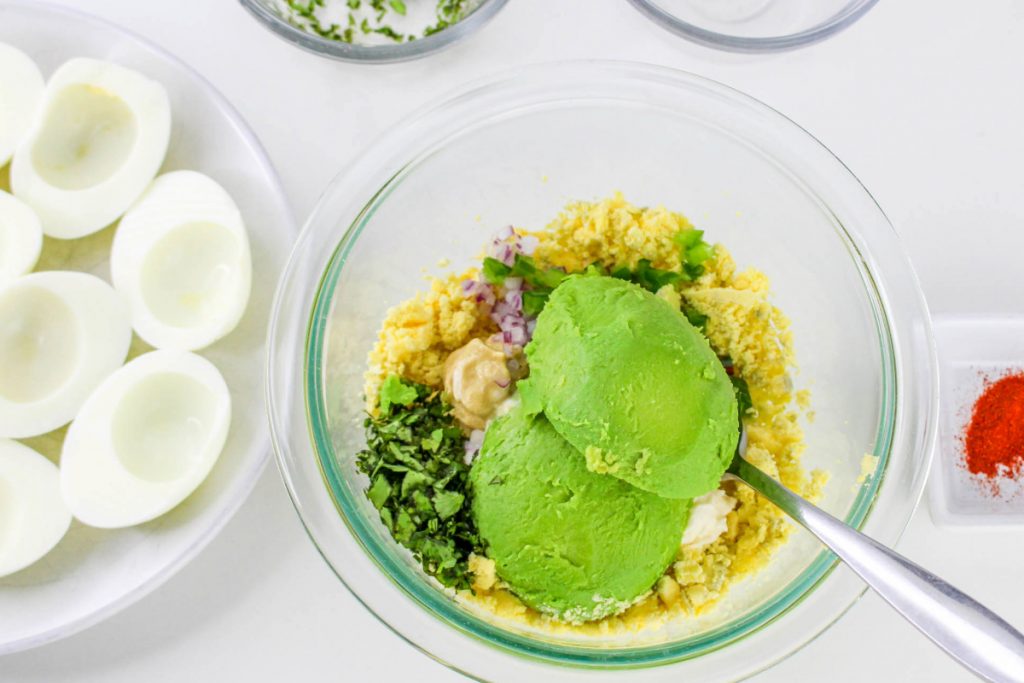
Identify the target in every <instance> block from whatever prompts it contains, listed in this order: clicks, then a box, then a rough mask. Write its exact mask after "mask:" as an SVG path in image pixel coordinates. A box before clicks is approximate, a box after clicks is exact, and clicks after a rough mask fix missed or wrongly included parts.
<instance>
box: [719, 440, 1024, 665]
mask: <svg viewBox="0 0 1024 683" xmlns="http://www.w3.org/2000/svg"><path fill="white" fill-rule="evenodd" d="M729 473H730V474H732V475H733V476H734V477H736V478H737V479H740V480H741V481H743V482H745V483H746V484H748V485H749V486H750V487H751V488H753V489H754V490H756V491H757V492H758V493H760V494H761V495H763V496H764V497H765V498H767V499H768V500H770V501H771V502H773V503H774V504H775V505H777V506H778V507H779V508H780V509H781V510H782V511H783V512H785V513H786V514H788V515H789V516H790V517H792V518H793V519H794V520H796V521H797V522H799V523H800V524H801V525H803V526H804V527H805V528H806V529H807V530H808V531H810V532H811V533H812V534H814V535H815V536H817V537H818V540H820V541H821V542H822V543H824V544H825V545H826V546H828V547H829V549H831V550H832V552H834V553H835V554H836V555H838V556H839V558H840V559H842V560H843V562H845V563H846V564H847V565H849V567H850V568H851V569H853V571H854V572H856V573H857V575H858V576H860V578H862V579H863V580H864V581H865V582H866V583H867V584H868V585H869V586H871V588H873V589H874V590H875V592H876V593H878V594H879V595H881V596H882V598H884V599H885V601H886V602H888V603H889V604H890V605H892V606H893V607H895V608H896V611H898V612H899V613H900V614H902V615H903V616H904V617H905V618H906V619H907V620H908V621H909V622H910V623H912V624H913V625H914V626H916V627H917V629H918V630H919V631H921V632H922V633H924V634H925V635H926V636H928V637H929V638H930V639H931V640H932V641H933V642H934V643H935V644H936V645H938V646H939V647H941V648H942V649H943V650H945V651H946V652H948V653H949V654H950V655H951V656H952V657H953V658H954V659H956V660H958V661H959V662H960V663H961V664H963V665H964V666H965V667H967V668H968V669H970V670H971V671H973V672H974V673H975V674H977V675H978V676H981V677H982V678H984V679H986V680H989V681H996V682H998V683H1004V682H1005V681H1013V682H1014V683H1020V682H1024V635H1021V633H1020V632H1019V631H1017V630H1016V629H1014V628H1013V627H1012V626H1010V625H1009V624H1008V623H1006V622H1005V621H1003V620H1002V619H1001V618H1000V617H999V616H998V615H996V614H995V613H993V612H992V611H991V610H989V609H988V608H986V607H985V606H983V605H981V604H979V603H978V602H976V601H975V600H973V599H972V598H970V597H969V596H967V595H965V594H964V593H961V592H960V591H959V590H957V589H956V588H954V587H953V586H951V585H949V584H948V583H946V582H945V581H943V580H942V579H940V578H939V577H937V576H935V575H934V574H932V573H930V572H928V571H925V570H924V569H922V568H921V567H919V566H918V565H916V564H914V563H913V562H911V561H910V560H908V559H907V558H905V557H903V556H902V555H900V554H898V553H896V552H894V551H892V550H890V549H889V548H886V547H885V546H883V545H881V544H879V543H876V542H875V541H873V540H872V539H870V538H868V537H867V536H865V535H864V534H862V533H860V532H858V531H856V530H855V529H853V528H851V527H849V526H847V525H846V524H844V523H843V522H841V521H839V520H838V519H836V518H835V517H833V516H831V515H829V514H828V513H826V512H824V511H823V510H821V509H820V508H818V507H816V506H814V505H812V504H810V503H808V502H807V501H806V500H804V499H803V498H801V497H800V496H798V495H796V494H795V493H793V492H792V491H790V490H789V489H787V488H786V487H785V486H783V485H782V484H780V483H779V482H777V481H775V480H774V479H772V478H771V477H769V476H768V475H767V474H765V473H764V472H762V471H761V470H759V469H758V468H756V467H754V466H753V465H751V464H750V463H749V462H747V461H746V460H744V459H743V458H742V457H740V456H738V455H737V457H736V458H735V460H734V461H733V465H732V467H730V469H729Z"/></svg>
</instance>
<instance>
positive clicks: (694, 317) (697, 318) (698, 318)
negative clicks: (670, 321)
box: [683, 304, 708, 331]
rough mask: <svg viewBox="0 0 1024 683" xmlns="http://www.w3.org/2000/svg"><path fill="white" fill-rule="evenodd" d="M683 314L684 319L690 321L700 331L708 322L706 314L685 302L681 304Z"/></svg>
mask: <svg viewBox="0 0 1024 683" xmlns="http://www.w3.org/2000/svg"><path fill="white" fill-rule="evenodd" d="M683 315H685V316H686V319H687V320H689V321H690V324H691V325H693V326H694V327H696V328H698V329H699V330H701V331H704V327H705V325H707V323H708V317H707V316H706V315H704V314H703V313H701V312H700V311H698V310H697V309H696V308H694V307H693V306H687V305H685V304H684V305H683Z"/></svg>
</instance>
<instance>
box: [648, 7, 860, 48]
mask: <svg viewBox="0 0 1024 683" xmlns="http://www.w3.org/2000/svg"><path fill="white" fill-rule="evenodd" d="M629 1H630V2H631V3H633V5H634V6H635V7H636V8H637V9H639V10H640V11H641V12H643V13H644V14H645V15H647V16H648V17H650V18H651V19H653V20H654V21H655V22H656V23H658V24H660V25H661V26H662V27H664V28H667V29H668V30H669V31H671V32H672V33H675V34H676V35H678V36H682V37H683V38H686V39H688V40H692V41H694V42H696V43H700V44H701V45H706V46H707V47H713V48H718V49H720V50H729V51H731V52H780V51H782V50H793V49H796V48H799V47H804V46H807V45H810V44H812V43H817V42H818V41H821V40H825V39H826V38H829V37H831V36H833V35H835V34H836V33H839V32H840V31H842V30H843V29H845V28H847V27H849V26H850V25H851V24H853V23H854V22H855V21H857V20H858V19H860V18H861V17H862V16H864V14H865V13H866V12H867V11H868V10H869V9H871V8H872V7H874V6H875V3H876V2H878V0H629Z"/></svg>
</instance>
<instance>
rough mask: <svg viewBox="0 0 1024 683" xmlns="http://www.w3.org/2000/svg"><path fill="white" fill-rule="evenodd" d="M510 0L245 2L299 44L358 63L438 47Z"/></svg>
mask: <svg viewBox="0 0 1024 683" xmlns="http://www.w3.org/2000/svg"><path fill="white" fill-rule="evenodd" d="M507 1H508V0H242V4H243V5H244V6H245V7H246V8H248V9H249V11H250V12H252V13H253V14H254V15H255V16H256V17H257V18H258V19H259V20H260V21H262V22H263V23H264V24H265V25H266V26H267V27H268V28H270V29H271V30H272V31H274V32H275V33H277V34H278V35H280V36H282V37H284V38H286V39H287V40H289V41H291V42H293V43H295V44H296V45H298V46H299V47H302V48H305V49H307V50H310V51H312V52H316V53H317V54H320V55H323V56H327V57H332V58H335V59H341V60H346V61H355V62H396V61H403V60H406V59H413V58H416V57H421V56H423V55H426V54H429V53H431V52H434V51H436V50H439V49H441V48H443V47H445V46H447V45H449V44H451V43H452V42H454V41H456V40H458V39H459V38H461V37H463V36H465V35H468V33H470V32H471V31H473V30H475V29H476V28H478V27H479V26H481V25H482V24H483V23H485V22H486V21H488V20H489V19H490V18H491V17H493V16H494V15H495V14H496V13H497V12H498V10H499V9H501V7H503V6H504V5H505V3H506V2H507Z"/></svg>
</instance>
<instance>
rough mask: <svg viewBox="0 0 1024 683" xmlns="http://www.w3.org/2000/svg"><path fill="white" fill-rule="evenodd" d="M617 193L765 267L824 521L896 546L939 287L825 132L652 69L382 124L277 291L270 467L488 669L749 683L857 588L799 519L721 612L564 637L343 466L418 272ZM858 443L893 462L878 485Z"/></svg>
mask: <svg viewBox="0 0 1024 683" xmlns="http://www.w3.org/2000/svg"><path fill="white" fill-rule="evenodd" d="M616 190H621V191H623V193H624V194H625V196H626V197H627V198H629V199H630V200H631V201H633V202H635V203H637V204H640V205H657V204H663V205H666V206H668V207H671V208H672V209H675V210H679V211H682V212H683V213H685V214H686V215H687V216H688V217H689V218H690V219H691V220H692V221H693V222H694V223H695V224H696V225H697V226H698V227H700V228H703V229H705V230H706V231H707V233H706V234H707V236H708V238H709V239H710V240H712V241H714V242H721V243H723V244H725V245H726V246H727V247H728V248H729V250H730V251H731V252H732V254H733V256H734V257H735V259H736V261H737V263H738V264H740V267H741V268H743V267H746V266H755V267H757V268H760V269H762V270H763V271H765V272H766V273H767V275H768V276H769V277H770V278H771V281H772V287H773V296H774V300H775V302H776V303H777V304H778V305H779V307H780V308H781V309H782V310H783V311H784V312H785V313H786V314H787V315H788V316H789V317H790V318H791V320H792V330H793V334H794V336H795V340H796V353H797V359H798V361H799V363H800V367H801V370H800V373H799V375H798V376H797V377H796V378H795V381H796V382H797V385H798V387H807V388H809V389H810V390H811V393H812V407H813V408H814V409H815V411H816V413H817V414H816V417H815V418H814V420H813V421H810V422H808V423H807V424H806V425H804V426H805V431H806V435H807V452H806V454H805V456H804V461H805V464H806V466H807V467H808V469H810V468H815V467H820V468H823V469H825V470H827V471H828V472H829V473H830V474H831V481H830V482H829V483H828V485H827V487H826V490H825V497H824V499H823V500H822V503H821V504H822V507H824V508H825V509H826V510H827V511H829V512H831V513H832V514H834V515H836V516H838V517H840V518H842V519H845V520H846V521H847V522H848V523H850V524H852V525H854V526H858V527H861V528H862V529H863V530H864V531H866V532H867V533H868V534H869V535H871V536H872V537H874V538H876V539H878V540H879V541H880V542H882V543H885V544H890V545H891V544H894V543H895V542H896V541H897V540H898V538H899V537H900V535H901V533H902V531H903V529H904V528H905V526H906V524H907V522H908V521H909V519H910V517H911V515H912V514H913V511H914V509H915V507H916V505H917V502H918V500H919V497H920V494H921V490H922V488H923V485H924V481H925V478H926V476H927V471H928V463H929V460H930V456H931V452H932V447H933V444H934V440H935V434H936V424H937V421H936V416H937V410H938V404H937V392H936V362H935V353H934V349H933V344H932V335H931V328H930V323H929V318H928V313H927V310H926V307H925V303H924V299H923V297H922V295H921V292H920V290H919V288H918V285H917V281H916V278H915V276H914V273H913V270H912V268H911V266H910V263H909V262H908V260H907V258H906V256H905V255H904V254H903V251H902V248H901V247H900V244H899V240H898V239H897V237H896V234H895V232H894V231H893V230H892V226H891V225H890V224H889V222H888V220H887V219H886V218H885V215H884V214H883V213H882V211H881V210H880V209H879V207H878V205H877V204H876V203H875V202H874V200H873V199H872V198H871V195H870V194H868V192H867V191H866V190H865V189H864V187H863V186H862V185H861V184H860V183H859V182H858V181H857V179H856V178H855V177H854V176H853V175H852V174H851V173H850V172H849V170H848V169H846V167H845V166H843V165H842V164H841V163H840V162H839V161H838V160H837V159H836V158H835V157H834V156H832V154H831V153H830V152H829V151H828V150H826V149H825V148H824V147H823V146H821V144H819V143H818V142H817V141H816V140H814V138H812V137H811V136H810V135H808V134H807V133H806V132H805V131H804V130H802V129H801V128H799V127H798V126H796V125H795V124H793V123H792V122H791V121H789V120H788V119H786V118H785V117H783V116H781V115H780V114H778V113H776V112H775V111H773V110H771V109H769V108H768V107H766V106H765V105H763V104H761V103H759V102H757V101H755V100H753V99H751V98H749V97H747V96H745V95H742V94H740V93H738V92H736V91H734V90H731V89H729V88H727V87H725V86H722V85H719V84H717V83H714V82H711V81H708V80H705V79H703V78H699V77H697V76H692V75H689V74H686V73H682V72H679V71H675V70H671V69H665V68H660V67H651V66H642V65H635V64H625V63H603V62H579V63H577V62H569V63H564V64H554V65H539V66H534V67H527V68H523V69H520V70H517V71H514V72H511V73H510V74H506V75H503V76H500V77H498V78H496V79H493V80H488V81H487V82H484V83H482V84H477V85H474V86H471V87H469V88H468V89H466V90H464V91H462V92H460V93H458V94H456V95H455V96H453V97H451V98H450V99H447V100H446V101H444V102H443V103H442V104H440V105H438V106H435V107H433V108H428V109H427V110H426V111H424V112H423V113H422V114H420V115H419V116H417V117H415V118H413V119H410V120H408V121H406V122H405V123H403V124H401V125H398V126H396V127H394V128H393V129H391V130H390V131H389V133H388V134H387V135H386V136H385V137H384V138H382V139H381V140H379V141H378V142H377V143H375V144H374V145H373V146H371V147H370V148H369V149H368V150H367V151H366V152H365V153H363V154H362V155H361V156H359V157H358V158H357V159H355V160H354V161H353V162H352V164H351V165H350V166H349V167H348V168H347V169H346V170H345V171H344V172H343V173H341V174H340V175H339V176H338V177H337V178H336V179H335V180H334V181H333V183H332V184H331V186H330V187H328V189H327V191H326V192H325V194H324V196H323V198H322V199H321V201H320V203H319V205H318V206H317V208H316V209H315V210H314V212H313V214H312V215H311V216H310V218H309V220H308V222H307V223H306V226H305V228H304V230H303V232H302V234H301V236H300V237H299V240H298V242H297V243H296V246H295V248H294V250H293V252H292V256H291V259H290V263H289V266H288V269H287V271H286V273H285V275H284V277H283V278H282V280H281V283H280V285H279V288H278V298H277V302H276V306H275V312H274V317H273V320H272V321H271V328H270V340H269V363H270V367H269V371H268V384H267V397H268V403H269V408H270V417H271V431H272V434H273V438H274V443H275V449H276V452H277V458H278V464H279V466H280V468H281V472H282V474H283V477H284V479H285V483H286V485H287V487H288V490H289V492H290V495H291V497H292V500H293V502H294V504H295V507H296V509H297V510H298V512H299V515H300V517H301V518H302V521H303V523H304V524H305V526H306V529H307V530H308V532H309V534H310V536H311V538H312V539H313V541H314V542H315V543H316V545H317V547H318V548H319V550H320V552H321V554H322V555H323V557H324V559H325V560H326V561H327V562H328V563H329V564H330V566H331V567H332V569H333V570H334V571H335V573H336V574H337V575H338V577H339V578H340V579H341V580H342V582H343V583H344V584H345V585H346V586H348V588H349V589H350V590H351V591H352V592H353V594H354V595H356V597H357V598H358V599H359V600H360V601H362V602H363V604H364V605H366V607H367V608H368V609H369V610H370V611H371V612H373V613H374V614H375V615H376V616H377V617H378V618H380V619H381V621H383V622H384V623H385V624H387V625H388V626H390V627H391V628H392V629H394V631H395V632H396V633H398V634H400V635H401V636H402V637H404V638H405V639H406V640H407V641H409V642H410V643H412V644H413V645H415V646H416V647H418V648H420V649H422V650H423V651H424V652H426V653H428V654H429V655H431V656H432V657H434V658H436V659H438V660H439V661H442V662H444V663H446V664H447V665H449V666H451V667H453V668H455V669H457V670H460V671H463V672H466V673H468V674H469V675H471V676H473V677H475V678H479V679H484V680H488V679H494V678H499V677H500V678H501V679H502V680H508V681H531V682H532V681H535V680H555V679H568V680H575V679H577V678H579V677H581V676H583V674H584V673H587V674H589V676H591V677H596V678H597V679H607V678H617V677H619V676H623V675H627V674H628V676H629V677H630V680H680V679H686V678H687V677H688V678H689V679H691V680H701V681H719V680H736V679H738V678H742V677H744V676H747V675H750V674H752V673H754V672H756V671H759V670H761V669H763V668H765V667H767V666H770V665H771V664H772V663H774V662H776V661H778V660H780V659H782V658H783V657H785V656H786V655H788V654H789V653H791V652H793V651H795V650H796V649H797V648H799V647H800V646H802V645H803V644H805V643H807V642H809V641H810V640H811V639H812V638H814V637H815V636H816V635H818V634H819V633H820V632H821V631H823V630H824V629H825V628H826V627H828V626H829V625H830V624H831V623H832V622H834V621H835V620H836V619H837V618H839V616H841V615H842V614H843V613H844V612H845V611H846V609H848V608H849V607H850V605H852V604H853V602H854V601H855V600H856V599H857V598H858V597H859V596H860V595H861V594H862V593H863V591H864V585H863V583H862V582H861V581H860V580H859V579H857V578H856V577H855V576H854V575H853V573H852V572H850V571H849V570H848V569H846V568H845V567H837V566H836V562H835V558H834V557H833V556H832V555H831V554H830V553H828V552H825V551H823V550H822V549H821V546H820V545H818V544H817V543H816V542H815V541H814V540H813V539H812V538H811V537H810V535H809V534H807V533H806V532H803V531H800V530H795V531H794V533H793V534H792V536H791V537H790V539H789V541H788V542H787V543H786V544H785V546H784V547H782V548H781V549H780V550H779V551H778V552H777V553H776V554H775V555H774V556H773V557H772V560H771V562H770V564H769V566H767V567H766V568H764V569H763V570H762V571H760V572H758V573H757V574H756V575H755V576H753V577H751V578H749V579H748V580H744V581H742V582H740V583H738V584H736V585H735V586H734V587H733V588H732V590H731V591H730V592H729V593H728V594H727V596H726V597H725V598H723V600H722V601H721V602H720V603H719V604H717V605H716V606H715V607H714V608H713V609H711V610H708V612H707V613H706V614H702V615H701V616H699V617H695V618H692V619H681V620H677V622H678V623H674V625H672V626H670V627H666V628H663V629H661V630H650V631H642V632H640V633H636V634H631V635H629V636H619V635H614V636H607V637H592V638H587V637H582V636H579V635H573V634H568V635H562V634H559V635H551V634H547V633H540V632H536V631H530V630H528V629H526V628H524V627H522V626H521V625H518V624H516V623H511V622H502V621H496V620H494V619H492V618H488V617H487V615H484V614H481V613H480V612H478V611H474V610H472V609H469V608H467V607H465V606H464V605H463V604H462V603H461V602H459V601H457V600H456V599H454V598H453V596H451V595H450V594H448V593H446V592H444V591H443V590H441V589H440V587H439V585H438V584H436V582H433V581H432V580H430V579H428V578H427V577H426V575H425V574H424V573H423V572H422V571H421V570H420V569H419V567H418V565H417V563H416V562H415V561H414V560H413V559H412V558H411V556H410V555H409V554H408V552H406V551H405V550H404V549H403V548H401V547H400V546H399V545H398V544H397V543H395V542H394V541H393V540H392V539H391V537H390V535H389V534H388V532H387V530H386V529H385V528H384V527H383V525H382V524H381V523H380V521H379V518H378V515H377V512H376V510H375V509H374V508H373V506H372V505H371V504H370V503H369V501H367V500H366V496H365V494H364V490H365V487H366V479H365V477H364V476H363V475H361V474H359V473H358V472H357V471H356V468H355V466H354V458H353V454H354V453H355V452H356V451H358V450H359V449H361V448H362V447H363V446H364V444H365V437H364V433H363V429H362V424H361V423H362V418H363V417H364V415H363V398H362V393H363V372H364V371H365V369H366V357H367V353H368V352H369V350H370V349H371V347H372V346H373V344H374V342H375V339H376V335H377V330H378V329H379V328H380V325H381V322H382V320H383V318H384V315H385V313H386V311H387V310H388V308H389V307H390V306H393V305H395V304H397V303H399V302H401V301H403V300H405V299H408V298H409V297H411V296H412V295H413V294H414V293H415V292H417V291H420V290H422V289H423V288H424V287H425V284H424V281H423V274H424V271H425V270H428V271H433V272H438V269H441V270H444V269H449V268H450V269H451V270H452V271H453V272H461V271H462V270H463V269H464V268H466V267H467V266H469V265H470V264H472V263H474V260H475V257H476V256H477V255H478V254H479V252H480V250H481V248H482V246H483V245H484V244H485V243H486V241H487V240H488V239H489V237H490V236H492V235H493V234H494V232H495V231H496V230H497V229H499V228H500V227H501V226H503V225H507V224H509V223H512V224H514V225H517V226H523V227H529V228H539V227H543V226H544V225H546V224H547V222H548V221H549V220H550V219H551V218H552V217H553V216H554V215H556V214H557V213H558V211H559V210H560V209H561V208H562V207H563V206H564V205H565V204H566V203H567V202H568V201H570V200H573V199H597V198H599V197H602V196H606V195H608V194H610V193H612V192H614V191H616ZM440 264H444V265H440ZM866 453H872V454H874V455H877V456H878V457H879V459H880V461H879V466H878V468H877V470H876V472H877V473H876V474H875V476H873V477H870V478H868V480H867V481H866V482H862V481H859V480H858V476H859V475H860V473H861V462H862V460H863V457H864V455H865V454H866ZM668 664H671V666H656V665H668ZM584 670H585V671H584ZM587 680H593V678H588V679H587Z"/></svg>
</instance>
